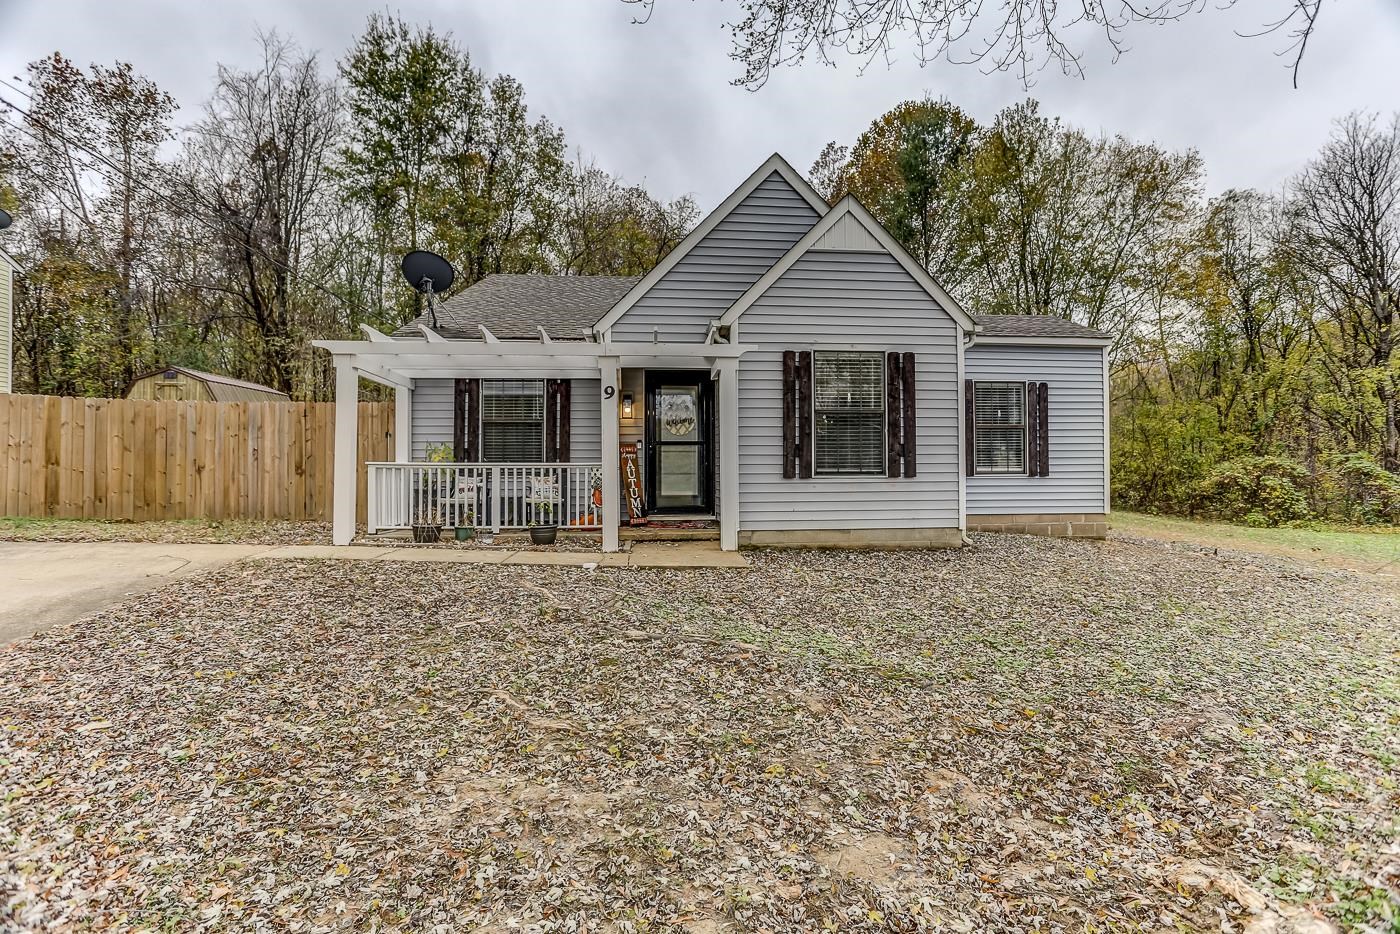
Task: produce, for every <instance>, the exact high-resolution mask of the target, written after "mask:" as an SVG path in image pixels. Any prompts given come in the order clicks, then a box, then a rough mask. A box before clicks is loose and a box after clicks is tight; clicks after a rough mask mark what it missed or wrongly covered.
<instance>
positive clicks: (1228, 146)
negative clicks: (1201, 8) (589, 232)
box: [0, 0, 1400, 207]
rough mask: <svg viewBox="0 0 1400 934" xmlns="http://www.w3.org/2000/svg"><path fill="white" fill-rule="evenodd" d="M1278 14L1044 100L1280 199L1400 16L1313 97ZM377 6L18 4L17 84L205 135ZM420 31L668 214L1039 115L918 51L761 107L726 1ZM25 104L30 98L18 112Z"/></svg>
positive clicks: (9, 48)
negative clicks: (733, 37)
mask: <svg viewBox="0 0 1400 934" xmlns="http://www.w3.org/2000/svg"><path fill="white" fill-rule="evenodd" d="M1281 6H1282V3H1281V2H1275V3H1271V4H1263V3H1255V4H1240V5H1238V6H1237V7H1235V8H1231V9H1228V10H1216V9H1213V8H1212V9H1210V10H1208V11H1207V12H1204V13H1201V14H1199V15H1197V16H1195V17H1193V18H1191V19H1190V20H1188V21H1186V22H1183V23H1177V24H1169V25H1165V26H1156V27H1146V28H1142V29H1138V30H1136V31H1135V32H1133V33H1132V34H1131V35H1130V36H1129V40H1130V43H1131V44H1132V46H1133V48H1132V49H1131V51H1129V52H1128V53H1127V54H1126V55H1125V56H1123V58H1122V59H1121V60H1120V61H1118V62H1117V63H1112V62H1110V61H1109V55H1108V50H1107V49H1106V48H1104V47H1103V46H1102V44H1101V43H1100V42H1098V41H1096V40H1095V39H1094V37H1093V36H1085V37H1084V42H1085V44H1086V46H1088V47H1089V48H1090V49H1091V53H1090V54H1089V55H1088V56H1087V58H1086V66H1087V70H1088V76H1087V78H1085V79H1083V80H1080V79H1078V78H1068V77H1064V76H1062V75H1060V74H1058V72H1054V71H1046V72H1043V73H1041V74H1040V75H1039V76H1038V79H1037V84H1036V86H1035V87H1034V88H1033V89H1032V90H1031V94H1033V95H1034V96H1036V97H1038V98H1039V99H1040V100H1041V101H1042V103H1043V104H1044V107H1045V109H1046V110H1047V111H1048V112H1049V113H1053V114H1058V115H1061V116H1063V117H1064V118H1065V119H1066V120H1068V121H1070V122H1072V123H1074V124H1077V125H1080V126H1083V127H1085V128H1088V129H1091V130H1103V131H1105V132H1110V133H1122V134H1124V135H1126V136H1129V137H1133V138H1136V139H1151V140H1156V141H1157V142H1159V143H1161V144H1163V145H1165V146H1168V147H1170V148H1173V149H1184V148H1188V147H1194V148H1196V149H1199V150H1200V151H1201V153H1202V155H1203V157H1204V158H1205V161H1206V166H1207V169H1208V171H1209V173H1210V175H1209V188H1210V189H1211V190H1212V191H1219V190H1222V189H1224V188H1227V187H1242V186H1254V187H1263V188H1272V187H1275V186H1277V185H1279V184H1280V183H1282V182H1283V181H1284V180H1285V179H1286V178H1287V177H1288V176H1289V175H1290V174H1291V173H1293V172H1294V171H1296V170H1297V169H1298V168H1299V167H1300V166H1301V165H1302V164H1303V163H1304V162H1305V161H1306V160H1307V159H1308V158H1310V157H1311V156H1312V154H1313V153H1314V152H1316V150H1317V148H1318V147H1319V146H1320V145H1321V144H1322V142H1323V141H1324V140H1325V139H1326V137H1327V134H1328V132H1329V130H1330V127H1331V121H1332V120H1333V119H1334V118H1335V117H1337V116H1339V115H1341V114H1343V113H1346V112H1347V111H1349V110H1354V109H1362V110H1376V111H1383V112H1384V111H1389V110H1393V109H1395V108H1397V107H1400V99H1397V98H1396V96H1395V90H1396V89H1397V88H1400V9H1398V8H1397V7H1396V5H1395V4H1394V3H1393V0H1351V2H1348V3H1341V2H1337V0H1333V2H1332V3H1329V4H1328V6H1327V7H1326V8H1325V9H1324V15H1323V18H1322V20H1321V28H1320V31H1319V33H1318V34H1317V36H1315V37H1314V40H1313V44H1312V46H1311V47H1310V50H1309V54H1308V58H1307V59H1306V61H1305V63H1304V71H1303V80H1302V87H1301V89H1299V90H1296V91H1295V90H1293V88H1292V86H1291V83H1290V76H1289V73H1288V70H1287V67H1286V61H1285V60H1284V59H1282V58H1280V57H1278V56H1277V55H1276V52H1277V51H1278V50H1279V48H1280V47H1281V46H1282V45H1283V44H1284V41H1285V40H1284V39H1283V38H1282V37H1280V36H1270V37H1264V38H1255V39H1247V38H1240V37H1238V36H1236V35H1235V32H1236V31H1240V32H1249V31H1253V30H1255V29H1257V27H1258V25H1259V19H1258V17H1261V16H1264V15H1266V13H1267V8H1268V7H1275V8H1276V7H1281ZM383 8H384V7H383V5H382V4H379V3H374V2H365V0H350V2H316V0H241V2H238V3H222V4H208V3H201V4H193V3H191V4H179V3H170V2H164V3H162V2H157V0H122V2H113V0H0V72H3V77H5V78H6V79H9V78H10V77H11V76H12V75H16V74H23V69H24V65H25V63H26V62H27V61H29V60H31V59H33V58H37V57H39V56H41V55H44V54H46V53H48V52H51V51H53V50H55V49H59V50H61V51H63V52H64V53H65V54H67V55H68V56H70V57H71V58H74V59H75V60H77V61H79V62H81V63H87V62H89V61H104V62H106V61H112V60H114V59H122V60H127V61H131V62H132V63H133V64H135V66H136V67H137V68H138V69H139V70H140V71H142V72H144V73H146V74H148V75H150V76H151V77H152V78H153V79H155V80H156V81H157V82H159V83H160V84H161V86H162V87H164V88H166V89H167V90H169V91H170V92H171V93H172V94H174V95H175V96H176V98H177V99H178V100H179V101H180V103H181V105H182V108H183V109H182V111H181V114H180V119H181V120H182V121H190V120H193V119H194V118H195V117H196V116H197V114H198V109H199V105H200V103H201V101H202V99H203V97H204V95H205V94H206V93H207V91H208V89H209V86H210V83H211V81H212V76H213V74H214V71H215V66H216V63H218V62H224V63H229V64H234V65H237V64H241V63H247V62H249V61H250V59H251V58H252V56H253V55H254V54H255V48H254V43H253V41H252V37H253V32H254V29H255V28H257V27H259V26H261V27H262V28H276V29H278V30H279V31H281V32H283V33H285V34H288V35H291V36H293V37H294V38H296V39H297V40H298V41H299V42H301V43H302V45H303V46H305V47H307V48H310V49H316V50H319V51H320V52H321V54H322V57H323V59H324V60H325V62H326V67H327V68H328V69H330V68H333V67H334V61H335V59H336V58H337V57H339V55H340V54H341V53H342V51H343V50H344V49H345V48H346V47H347V46H348V44H349V43H350V42H351V41H352V39H353V37H354V36H355V34H356V33H357V32H358V31H359V29H360V27H361V26H362V24H363V22H364V19H365V17H366V16H367V15H368V14H369V13H370V12H371V11H373V10H377V9H383ZM394 9H396V10H397V11H398V12H400V13H401V14H402V15H403V16H405V17H406V18H408V19H410V20H414V21H419V22H432V23H433V24H435V25H436V26H437V27H439V28H441V29H446V30H451V31H452V32H453V33H454V35H455V36H456V37H457V39H458V40H459V41H461V42H462V43H463V44H464V45H466V46H467V47H468V48H469V49H470V50H471V52H472V55H473V57H474V58H475V60H476V61H477V63H478V64H479V65H481V66H482V67H484V68H486V69H487V70H488V71H490V72H492V73H498V72H508V73H510V74H512V75H515V76H516V77H517V78H519V79H520V80H521V81H522V82H524V85H525V88H526V93H527V100H528V102H529V104H530V106H531V108H532V110H533V111H534V112H535V113H544V114H546V115H548V116H549V117H550V119H552V120H553V121H554V122H555V123H557V124H559V125H560V126H562V127H563V128H564V129H565V130H566V132H567V134H568V139H569V140H570V142H571V143H572V144H573V145H574V146H576V147H578V148H579V149H580V150H582V152H583V154H584V157H585V158H590V157H591V158H596V159H597V161H598V162H599V164H600V165H602V166H603V167H605V168H608V169H610V170H612V171H614V172H619V173H621V174H623V175H624V176H626V177H627V178H628V179H629V180H632V181H643V180H644V181H645V182H646V183H647V185H648V187H650V188H651V189H652V190H653V191H654V192H655V193H656V194H658V195H661V196H665V197H675V196H677V195H681V194H685V193H691V194H694V195H695V196H696V197H697V198H698V199H699V201H700V203H701V205H702V206H703V207H709V206H711V205H713V204H715V203H716V202H718V201H719V200H720V199H721V198H723V197H724V195H725V194H727V193H728V191H729V190H730V189H731V188H732V187H733V186H734V185H735V184H737V183H738V181H739V180H740V179H742V178H743V176H744V175H745V174H747V172H748V171H749V170H750V169H751V168H752V167H753V166H754V165H755V164H757V162H759V161H760V160H761V159H762V158H763V157H765V156H766V155H767V154H769V153H770V152H773V151H775V150H776V151H779V152H782V153H783V154H785V155H786V156H787V157H788V158H789V159H791V160H792V161H793V162H794V164H796V165H797V166H798V167H799V168H801V169H805V168H806V167H807V166H808V165H809V164H810V162H811V160H812V159H813V158H814V157H815V155H816V153H817V152H818V151H819V150H820V148H821V147H822V145H823V144H824V143H826V142H827V141H828V140H831V139H837V140H841V141H849V140H851V139H853V138H854V136H855V135H856V134H858V133H859V132H860V131H861V130H862V129H863V128H864V127H865V126H866V125H867V124H868V123H869V122H870V120H871V119H873V118H874V117H876V116H877V115H879V114H880V113H882V112H883V111H885V110H887V109H888V108H889V107H891V106H893V105H894V104H896V103H898V102H899V101H901V100H905V99H909V98H918V97H922V96H923V95H924V94H926V93H927V94H933V95H935V96H947V97H949V98H950V99H952V100H953V101H954V102H956V103H958V104H960V105H961V106H963V107H964V108H965V109H967V110H968V111H969V112H971V113H972V114H973V115H974V116H975V117H977V118H978V119H980V120H983V121H986V120H990V119H991V117H992V116H993V115H994V114H995V113H996V112H997V111H998V110H999V109H1001V108H1002V107H1004V106H1006V105H1008V104H1010V103H1013V102H1015V101H1017V100H1020V99H1022V98H1024V97H1025V92H1024V91H1023V90H1022V89H1021V87H1020V85H1019V84H1018V82H1017V81H1016V79H1015V78H1014V76H1011V75H1006V74H984V73H982V72H981V71H979V69H978V68H977V67H975V66H954V65H948V64H945V63H938V64H935V65H932V66H929V67H926V68H919V67H917V65H916V64H915V63H914V62H913V61H912V54H910V53H909V52H904V53H902V54H901V55H900V56H898V57H897V58H896V60H895V61H894V62H893V63H892V64H891V65H890V66H889V67H886V65H885V64H884V63H883V62H876V63H872V64H871V65H870V66H869V67H868V68H866V69H865V70H864V73H863V74H858V72H859V71H860V69H859V63H858V62H856V61H854V60H850V59H842V60H839V61H838V62H837V66H836V67H834V68H833V67H828V66H825V65H821V64H816V63H813V64H809V65H806V66H804V67H802V68H800V69H789V70H784V71H780V72H777V73H775V75H774V76H773V78H772V80H771V81H770V82H769V83H768V85H767V86H765V87H764V88H763V89H762V90H760V91H758V92H751V91H746V90H744V89H741V88H737V87H734V86H732V85H731V84H730V83H729V82H730V80H731V79H732V78H733V77H734V76H735V75H736V74H737V71H738V69H737V66H736V65H735V63H734V62H732V61H730V60H729V58H728V57H727V52H728V48H729V36H728V31H727V30H725V29H724V28H723V22H724V19H725V17H726V16H727V15H734V14H735V12H736V10H737V7H735V6H734V5H733V4H721V3H717V2H714V0H696V2H692V3H680V2H675V0H658V4H657V9H656V11H655V13H654V14H653V16H652V19H651V21H650V22H649V23H647V24H646V25H644V26H639V25H633V24H632V19H633V16H634V15H635V14H636V12H637V10H636V8H635V7H631V6H627V5H624V4H623V3H621V2H618V0H557V2H513V3H491V4H489V5H488V4H486V3H479V2H478V3H453V2H448V0H439V2H433V0H405V2H403V3H401V4H399V5H397V6H396V7H394ZM7 96H10V97H12V98H13V94H12V93H9V94H7Z"/></svg>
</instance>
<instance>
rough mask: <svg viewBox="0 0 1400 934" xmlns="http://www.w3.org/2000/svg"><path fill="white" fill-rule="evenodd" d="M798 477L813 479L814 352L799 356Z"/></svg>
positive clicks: (802, 352) (801, 353)
mask: <svg viewBox="0 0 1400 934" xmlns="http://www.w3.org/2000/svg"><path fill="white" fill-rule="evenodd" d="M797 415H798V419H797V475H798V476H799V477H800V478H802V479H803V480H810V479H811V478H812V352H811V351H810V350H803V351H800V352H799V353H798V354H797Z"/></svg>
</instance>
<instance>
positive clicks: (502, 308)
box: [394, 275, 1109, 340]
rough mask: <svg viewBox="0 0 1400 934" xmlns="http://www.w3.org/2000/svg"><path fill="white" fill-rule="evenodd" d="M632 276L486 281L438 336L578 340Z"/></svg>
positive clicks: (1044, 325) (997, 323)
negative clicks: (486, 332) (486, 333)
mask: <svg viewBox="0 0 1400 934" xmlns="http://www.w3.org/2000/svg"><path fill="white" fill-rule="evenodd" d="M638 279H639V277H636V276H548V275H525V276H520V275H495V276H487V277H486V278H485V279H482V280H480V281H479V282H476V283H475V284H473V285H472V286H471V287H470V288H467V289H463V290H462V291H461V292H458V293H457V294H456V295H454V296H452V297H451V298H449V299H447V300H445V301H444V302H443V303H442V305H441V307H440V308H439V309H438V327H437V330H438V333H439V334H441V335H442V336H443V337H450V338H461V339H466V340H480V339H481V329H480V328H479V327H478V325H483V324H484V325H486V327H487V328H489V329H490V331H491V333H492V334H494V335H496V336H497V337H499V338H501V339H502V340H511V339H514V340H533V339H534V338H537V337H539V331H538V330H537V328H538V327H539V326H540V325H543V326H544V328H545V330H546V331H548V332H549V336H550V337H552V338H554V339H555V340H578V339H580V338H581V337H582V336H583V331H584V330H585V329H587V328H591V327H592V326H593V325H594V324H596V323H597V321H598V319H599V318H601V317H603V315H605V314H607V312H608V309H610V308H612V306H613V305H615V304H617V302H618V300H619V299H621V298H622V296H623V295H626V294H627V290H628V289H630V288H632V286H634V285H636V283H637V282H638ZM973 320H974V321H976V322H977V323H978V324H979V325H981V327H982V332H981V333H982V334H984V335H985V336H987V337H1026V338H1036V337H1081V338H1106V337H1108V336H1109V335H1107V334H1104V333H1103V332H1102V331H1095V330H1093V329H1092V328H1086V327H1084V326H1083V325H1081V324H1075V323H1074V322H1073V321H1066V320H1065V319H1064V318H1057V317H1055V316H1053V315H973ZM420 322H421V323H423V324H427V323H428V317H427V315H423V316H421V317H419V318H417V319H415V320H414V321H413V322H411V323H410V324H407V325H405V326H404V327H401V328H399V329H398V330H397V331H395V332H394V336H396V337H418V336H420V334H419V331H418V328H417V327H416V325H417V324H419V323H420Z"/></svg>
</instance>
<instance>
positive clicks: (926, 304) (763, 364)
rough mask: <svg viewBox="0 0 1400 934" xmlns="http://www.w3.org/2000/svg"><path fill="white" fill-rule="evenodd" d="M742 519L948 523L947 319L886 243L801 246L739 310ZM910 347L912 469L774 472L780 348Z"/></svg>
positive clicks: (951, 336)
mask: <svg viewBox="0 0 1400 934" xmlns="http://www.w3.org/2000/svg"><path fill="white" fill-rule="evenodd" d="M738 339H739V342H740V343H742V344H755V345H758V346H759V347H761V348H762V349H761V350H755V351H752V352H750V353H747V354H745V355H744V356H743V357H741V358H740V360H739V490H740V497H741V506H740V510H739V527H740V529H742V530H749V531H756V530H786V529H881V528H957V527H958V525H959V520H960V516H959V513H958V484H959V479H958V471H959V459H958V357H957V355H958V340H959V329H958V326H957V324H956V323H955V322H954V321H953V320H952V319H951V318H950V317H949V316H948V315H947V313H946V312H944V311H943V309H942V308H940V307H939V305H938V303H937V302H935V301H934V300H933V299H932V298H931V297H929V295H928V294H927V293H926V292H925V291H924V290H923V289H922V288H921V287H920V286H919V284H918V283H917V282H915V281H914V279H913V278H912V277H911V276H910V275H909V274H908V273H907V272H905V271H904V269H903V267H901V266H900V265H899V263H898V262H897V261H896V260H895V259H894V257H892V256H890V255H889V254H887V253H872V252H850V251H811V252H808V253H807V254H805V255H804V256H802V257H801V258H800V259H798V260H797V262H796V263H794V264H793V265H792V267H791V268H790V269H788V270H787V272H785V273H784V274H783V275H782V277H781V278H779V279H778V280H777V281H776V282H775V283H774V284H773V286H772V287H771V288H769V289H768V291H767V292H765V293H764V294H763V296H762V297H760V298H759V299H758V301H756V302H755V303H754V304H753V305H752V306H751V307H750V308H749V309H748V310H747V311H745V312H744V314H743V316H742V317H741V318H740V319H739V337H738ZM823 348H826V349H842V348H859V349H871V350H882V351H890V350H899V351H912V352H913V353H914V354H915V367H916V373H917V379H916V392H917V418H918V445H919V453H918V476H916V477H912V478H901V479H897V480H895V479H889V478H885V477H815V478H813V479H811V480H785V479H783V472H782V466H783V465H782V431H783V421H782V395H783V385H782V353H783V351H784V350H808V349H812V350H821V349H823Z"/></svg>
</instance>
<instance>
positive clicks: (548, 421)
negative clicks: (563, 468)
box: [544, 379, 572, 464]
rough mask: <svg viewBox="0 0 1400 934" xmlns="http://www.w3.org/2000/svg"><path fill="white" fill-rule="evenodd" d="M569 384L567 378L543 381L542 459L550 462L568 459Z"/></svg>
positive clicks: (565, 461)
mask: <svg viewBox="0 0 1400 934" xmlns="http://www.w3.org/2000/svg"><path fill="white" fill-rule="evenodd" d="M571 386H572V384H571V383H570V381H569V380H567V379H547V380H545V382H544V459H545V461H546V462H548V463H551V464H554V463H567V462H568V460H569V435H570V421H571V413H570V396H571V394H572V390H571Z"/></svg>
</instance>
